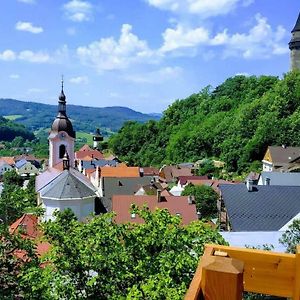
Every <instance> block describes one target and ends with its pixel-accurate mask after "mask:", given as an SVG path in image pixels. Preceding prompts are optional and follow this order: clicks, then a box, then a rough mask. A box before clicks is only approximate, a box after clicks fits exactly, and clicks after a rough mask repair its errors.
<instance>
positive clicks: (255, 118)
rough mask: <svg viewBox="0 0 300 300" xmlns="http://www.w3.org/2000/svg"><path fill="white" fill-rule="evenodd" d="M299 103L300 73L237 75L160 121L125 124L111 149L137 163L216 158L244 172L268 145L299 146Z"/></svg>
mask: <svg viewBox="0 0 300 300" xmlns="http://www.w3.org/2000/svg"><path fill="white" fill-rule="evenodd" d="M299 104H300V73H299V72H291V73H287V74H286V75H285V76H284V78H283V79H278V78H276V77H272V76H260V77H255V76H250V77H245V76H235V77H233V78H229V79H227V80H226V81H225V82H224V83H222V84H221V85H219V86H217V87H216V88H215V89H214V90H212V89H211V88H210V87H207V88H205V89H203V90H202V91H201V92H199V93H198V94H193V95H191V96H190V97H188V98H186V99H183V100H177V101H175V102H174V103H173V104H172V105H170V106H169V108H168V109H167V110H166V111H165V112H164V114H163V117H162V118H161V120H160V121H158V122H153V121H151V123H150V122H149V123H145V124H138V123H127V124H125V125H124V126H123V127H122V129H121V130H120V131H119V133H118V134H116V135H115V136H113V137H112V138H111V140H110V141H109V145H110V147H111V148H112V150H113V151H114V152H115V153H116V155H118V156H120V158H123V159H125V160H127V161H129V162H130V163H133V164H135V165H151V164H152V165H161V164H162V163H179V162H183V161H197V160H200V159H203V158H209V157H217V158H219V159H221V160H222V161H225V163H226V168H227V169H228V171H238V172H241V171H244V170H245V168H248V167H249V166H250V165H251V164H252V162H254V161H261V160H262V158H263V155H264V153H265V151H266V149H267V147H268V146H269V145H281V144H286V145H288V146H296V145H297V146H299V145H300V138H299V134H298V132H299V129H300V121H299V120H300V118H299V117H300V108H299Z"/></svg>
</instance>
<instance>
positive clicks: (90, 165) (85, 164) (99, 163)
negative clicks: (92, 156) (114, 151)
mask: <svg viewBox="0 0 300 300" xmlns="http://www.w3.org/2000/svg"><path fill="white" fill-rule="evenodd" d="M106 165H108V166H111V167H115V166H116V165H117V162H116V161H115V160H106V159H99V160H93V161H87V160H83V161H82V168H83V169H87V170H89V169H95V168H96V167H104V166H106Z"/></svg>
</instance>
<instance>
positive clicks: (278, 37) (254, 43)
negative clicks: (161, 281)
mask: <svg viewBox="0 0 300 300" xmlns="http://www.w3.org/2000/svg"><path fill="white" fill-rule="evenodd" d="M299 12H300V3H299V0H289V1H287V0H276V1H275V0H1V17H0V69H1V72H0V80H1V85H0V86H1V88H0V98H13V99H18V100H24V101H34V102H41V103H48V104H56V103H57V98H58V94H59V93H60V85H61V77H62V75H63V76H64V87H65V88H64V90H65V94H66V96H67V103H69V104H77V105H84V106H94V107H105V106H127V107H130V108H132V109H134V110H137V111H141V112H146V113H154V112H156V113H160V112H162V111H164V110H165V109H166V108H167V107H168V106H169V105H170V104H171V103H172V102H174V101H175V100H176V99H182V98H185V97H188V96H189V95H191V94H192V93H197V92H199V91H201V90H202V89H203V88H204V87H206V86H207V85H211V86H212V87H215V86H217V85H218V84H221V83H222V82H224V81H225V80H226V79H227V78H229V77H232V76H235V75H237V74H243V75H246V76H250V75H257V76H259V75H275V76H280V77H281V76H282V75H283V74H284V73H286V72H288V71H289V68H290V65H289V64H290V63H289V49H288V42H289V41H290V38H291V33H290V31H291V30H292V28H293V26H294V25H295V22H296V19H297V17H298V13H299Z"/></svg>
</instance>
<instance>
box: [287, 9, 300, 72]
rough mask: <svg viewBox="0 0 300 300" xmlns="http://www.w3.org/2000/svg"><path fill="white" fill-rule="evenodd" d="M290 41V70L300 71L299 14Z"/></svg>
mask: <svg viewBox="0 0 300 300" xmlns="http://www.w3.org/2000/svg"><path fill="white" fill-rule="evenodd" d="M291 32H292V39H291V41H290V42H289V48H290V50H291V70H292V71H293V70H300V13H299V15H298V19H297V21H296V24H295V26H294V28H293V30H292V31H291Z"/></svg>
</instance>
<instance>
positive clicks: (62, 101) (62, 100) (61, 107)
mask: <svg viewBox="0 0 300 300" xmlns="http://www.w3.org/2000/svg"><path fill="white" fill-rule="evenodd" d="M58 112H60V113H62V114H63V115H66V113H67V112H66V96H65V93H64V77H63V76H62V79H61V92H60V95H59V97H58Z"/></svg>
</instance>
